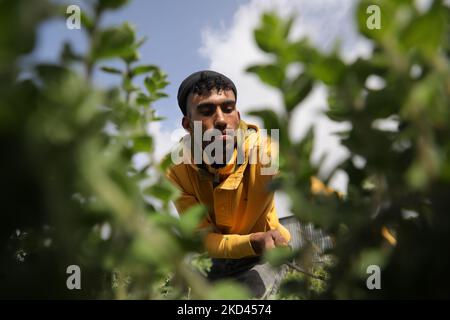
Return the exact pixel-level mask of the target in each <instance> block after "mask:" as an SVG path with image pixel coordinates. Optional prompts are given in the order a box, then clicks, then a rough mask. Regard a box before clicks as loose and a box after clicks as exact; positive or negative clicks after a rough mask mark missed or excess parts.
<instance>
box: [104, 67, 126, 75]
mask: <svg viewBox="0 0 450 320" xmlns="http://www.w3.org/2000/svg"><path fill="white" fill-rule="evenodd" d="M100 69H101V70H102V71H104V72H107V73H114V74H122V71H120V70H119V69H116V68H113V67H107V66H103V67H101V68H100Z"/></svg>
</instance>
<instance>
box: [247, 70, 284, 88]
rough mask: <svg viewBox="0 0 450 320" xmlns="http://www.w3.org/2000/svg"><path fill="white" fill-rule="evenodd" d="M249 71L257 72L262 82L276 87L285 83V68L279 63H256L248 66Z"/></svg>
mask: <svg viewBox="0 0 450 320" xmlns="http://www.w3.org/2000/svg"><path fill="white" fill-rule="evenodd" d="M247 72H252V73H255V74H257V75H258V77H259V79H261V81H262V82H264V83H267V84H268V85H270V86H273V87H275V88H279V87H281V86H282V85H283V81H284V70H283V69H282V68H281V67H280V66H279V65H276V64H269V65H255V66H251V67H248V68H247Z"/></svg>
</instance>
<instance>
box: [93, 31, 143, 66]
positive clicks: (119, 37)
mask: <svg viewBox="0 0 450 320" xmlns="http://www.w3.org/2000/svg"><path fill="white" fill-rule="evenodd" d="M134 40H135V31H134V28H133V27H132V26H131V25H129V24H128V23H124V24H122V25H121V26H119V27H111V28H108V29H106V30H103V31H101V32H100V33H99V35H98V37H97V38H96V40H95V42H94V45H93V49H92V52H91V57H92V59H94V60H99V59H107V58H115V57H120V56H126V55H127V54H128V55H129V54H131V53H132V52H133V50H134V49H135V47H134Z"/></svg>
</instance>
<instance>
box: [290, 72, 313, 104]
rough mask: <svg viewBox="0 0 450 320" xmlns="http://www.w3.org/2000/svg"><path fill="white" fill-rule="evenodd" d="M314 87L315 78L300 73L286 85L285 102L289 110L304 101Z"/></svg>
mask: <svg viewBox="0 0 450 320" xmlns="http://www.w3.org/2000/svg"><path fill="white" fill-rule="evenodd" d="M312 88H313V80H312V79H311V78H310V77H308V76H307V75H305V74H301V75H299V76H298V77H297V78H296V79H295V80H294V81H292V82H288V83H287V84H286V85H285V87H284V90H283V91H284V103H285V106H286V109H287V111H292V110H294V108H295V107H296V106H297V105H298V104H299V103H300V102H302V101H303V100H304V99H305V98H306V97H307V96H308V94H309V93H310V92H311V90H312Z"/></svg>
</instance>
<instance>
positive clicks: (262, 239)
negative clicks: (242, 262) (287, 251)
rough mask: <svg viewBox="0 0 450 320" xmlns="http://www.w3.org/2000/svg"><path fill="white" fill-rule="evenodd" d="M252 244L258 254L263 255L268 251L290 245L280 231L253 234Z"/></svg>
mask: <svg viewBox="0 0 450 320" xmlns="http://www.w3.org/2000/svg"><path fill="white" fill-rule="evenodd" d="M250 243H251V245H252V248H253V250H254V251H255V253H256V254H262V253H263V252H264V251H266V250H268V249H273V248H275V247H279V246H287V245H288V243H287V241H286V239H284V238H283V236H282V235H281V233H280V232H279V231H278V230H270V231H266V232H256V233H252V234H251V236H250Z"/></svg>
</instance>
